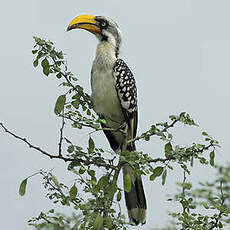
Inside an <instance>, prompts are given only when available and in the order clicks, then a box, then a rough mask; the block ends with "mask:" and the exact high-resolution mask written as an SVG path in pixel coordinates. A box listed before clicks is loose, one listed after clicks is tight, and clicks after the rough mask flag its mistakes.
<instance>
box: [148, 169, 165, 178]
mask: <svg viewBox="0 0 230 230" xmlns="http://www.w3.org/2000/svg"><path fill="white" fill-rule="evenodd" d="M162 172H163V167H160V166H159V167H157V168H155V169H154V170H153V174H152V175H151V176H150V180H155V178H156V177H159V176H160V175H161V174H162Z"/></svg>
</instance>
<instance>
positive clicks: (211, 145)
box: [148, 143, 214, 163]
mask: <svg viewBox="0 0 230 230" xmlns="http://www.w3.org/2000/svg"><path fill="white" fill-rule="evenodd" d="M211 147H214V145H213V144H212V143H210V144H209V145H206V146H204V147H203V148H200V149H197V150H194V152H192V153H190V154H187V155H183V156H181V157H191V156H193V155H194V154H198V153H203V152H204V151H206V150H208V149H209V148H211ZM176 159H177V158H176V157H174V156H170V157H168V158H155V159H151V160H149V161H148V163H157V162H161V163H165V162H167V161H171V160H176Z"/></svg>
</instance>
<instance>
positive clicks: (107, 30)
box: [96, 16, 122, 49]
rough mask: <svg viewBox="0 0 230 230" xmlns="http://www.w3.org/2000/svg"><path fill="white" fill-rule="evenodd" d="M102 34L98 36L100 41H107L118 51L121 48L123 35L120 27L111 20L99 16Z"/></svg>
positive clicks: (98, 20) (97, 19)
mask: <svg viewBox="0 0 230 230" xmlns="http://www.w3.org/2000/svg"><path fill="white" fill-rule="evenodd" d="M96 21H97V22H98V23H99V26H100V30H101V34H98V35H96V36H97V37H98V39H99V40H106V41H108V42H109V43H111V44H112V45H113V46H115V47H117V48H118V49H119V48H120V46H121V37H122V33H121V30H120V28H119V26H118V25H117V24H116V23H115V22H114V21H113V20H112V19H110V18H108V17H102V16H97V17H96Z"/></svg>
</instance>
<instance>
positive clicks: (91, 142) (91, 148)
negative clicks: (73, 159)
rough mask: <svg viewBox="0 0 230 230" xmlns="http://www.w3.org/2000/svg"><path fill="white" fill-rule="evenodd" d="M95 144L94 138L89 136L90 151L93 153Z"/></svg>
mask: <svg viewBox="0 0 230 230" xmlns="http://www.w3.org/2000/svg"><path fill="white" fill-rule="evenodd" d="M94 148H95V145H94V141H93V139H92V138H91V137H90V138H89V148H88V153H90V154H92V153H93V151H94Z"/></svg>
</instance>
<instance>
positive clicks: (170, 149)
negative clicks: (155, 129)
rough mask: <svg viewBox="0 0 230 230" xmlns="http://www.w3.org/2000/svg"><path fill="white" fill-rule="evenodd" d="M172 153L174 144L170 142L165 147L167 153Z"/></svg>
mask: <svg viewBox="0 0 230 230" xmlns="http://www.w3.org/2000/svg"><path fill="white" fill-rule="evenodd" d="M171 151H172V144H171V143H170V142H168V143H167V144H166V145H165V152H166V153H170V152H171Z"/></svg>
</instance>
